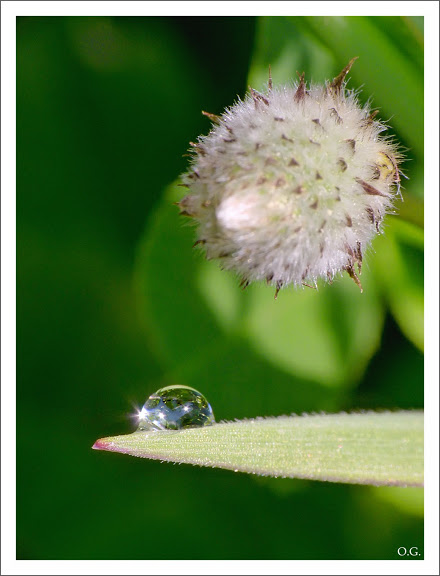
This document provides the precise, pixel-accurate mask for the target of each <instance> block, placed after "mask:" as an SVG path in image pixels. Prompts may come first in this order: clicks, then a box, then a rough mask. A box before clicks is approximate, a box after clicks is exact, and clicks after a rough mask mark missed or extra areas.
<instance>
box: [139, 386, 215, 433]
mask: <svg viewBox="0 0 440 576" xmlns="http://www.w3.org/2000/svg"><path fill="white" fill-rule="evenodd" d="M138 417H139V425H138V430H140V431H141V430H182V429H184V428H198V427H202V426H209V425H211V424H213V423H214V422H215V420H214V414H213V411H212V408H211V405H210V404H209V402H208V401H207V400H206V398H205V397H204V396H203V394H201V393H200V392H198V391H197V390H195V389H194V388H190V387H189V386H181V385H173V386H167V387H165V388H161V389H160V390H158V391H157V392H155V393H154V394H152V395H151V396H150V397H149V398H148V400H147V401H146V402H145V404H144V406H143V408H142V410H141V411H140V412H139V413H138Z"/></svg>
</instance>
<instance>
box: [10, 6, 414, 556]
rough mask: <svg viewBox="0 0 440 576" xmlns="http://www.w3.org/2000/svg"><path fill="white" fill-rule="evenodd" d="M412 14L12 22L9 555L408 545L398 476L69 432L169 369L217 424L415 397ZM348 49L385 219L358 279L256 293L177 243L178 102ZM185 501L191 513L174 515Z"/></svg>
mask: <svg viewBox="0 0 440 576" xmlns="http://www.w3.org/2000/svg"><path fill="white" fill-rule="evenodd" d="M354 31H355V32H356V33H354ZM422 34H423V32H422V27H420V22H419V21H417V20H416V21H413V20H412V19H409V18H398V17H393V18H392V19H387V18H372V17H363V18H358V19H356V20H355V21H353V22H350V21H347V19H344V18H338V19H333V18H326V19H324V20H322V19H320V20H319V22H318V20H316V21H315V19H314V18H271V17H268V18H259V19H256V20H255V19H252V18H238V19H236V18H203V19H197V18H188V19H186V18H19V19H18V22H17V557H18V558H19V559H214V558H215V559H220V558H224V559H247V558H250V559H297V558H301V559H336V558H339V559H348V558H350V559H381V558H384V559H397V552H396V551H397V548H398V547H399V546H401V545H402V542H411V543H414V545H418V546H420V548H422V538H423V522H422V520H421V513H422V512H421V511H422V508H423V501H422V500H421V498H420V496H416V497H414V490H415V491H416V494H419V493H420V489H414V490H410V491H406V490H409V489H403V488H393V487H385V488H372V487H369V486H347V485H343V484H329V483H320V482H309V481H306V480H292V479H286V480H282V479H280V478H278V479H276V480H275V479H270V478H257V477H253V476H247V475H244V474H230V473H229V472H227V471H224V470H211V469H199V468H196V467H190V466H181V467H178V466H176V467H174V466H173V467H171V466H165V465H160V463H158V462H150V461H146V460H138V459H135V458H122V457H121V458H118V457H116V456H115V457H114V458H112V457H110V455H107V454H101V453H97V452H96V451H91V450H90V446H91V444H92V443H93V441H94V440H95V439H96V438H97V437H99V436H103V435H106V436H115V435H116V434H121V433H123V432H124V431H126V432H130V431H131V430H132V429H133V427H132V425H131V422H130V420H129V415H130V414H131V413H132V412H134V411H135V408H134V406H136V405H137V406H139V405H142V404H143V403H144V401H145V400H146V398H147V397H148V396H149V395H150V394H151V393H152V392H154V391H155V390H157V389H158V388H160V387H161V386H165V385H168V384H174V383H180V384H186V385H189V386H193V387H195V388H196V389H199V390H200V391H201V392H202V393H204V394H206V396H207V398H208V399H209V401H210V402H211V404H212V406H213V409H214V413H215V415H216V418H217V420H223V419H229V420H232V419H234V418H240V419H243V418H252V417H255V416H257V415H264V416H279V415H283V414H285V415H287V414H290V413H293V412H294V413H301V412H305V411H307V412H319V411H326V412H340V411H343V410H345V411H352V410H358V409H380V408H387V409H395V408H401V409H420V408H422V407H423V355H422V353H421V348H422V334H423V330H422V317H421V310H422V304H423V269H422V267H421V265H422V262H423V260H422V256H423V244H422V240H423V236H422V235H421V231H420V227H421V225H422V224H423V218H422V213H423V210H421V206H422V198H423V135H422V132H421V126H422V125H423V124H422V122H421V120H420V118H422V113H423V100H422V96H423V94H422V77H423V71H422V62H423V51H422V42H421V37H422ZM225 38H227V41H226V42H225ZM372 38H374V39H375V42H376V43H375V44H372V42H371V39H372ZM253 45H254V47H255V50H254V51H252V48H253ZM201 46H203V49H201ZM219 47H221V49H219ZM355 55H357V56H360V58H359V60H357V61H356V64H355V66H354V68H353V70H352V73H351V74H350V76H351V78H352V79H351V80H350V85H349V86H351V87H353V88H357V87H359V86H360V85H361V84H363V85H364V87H363V92H362V95H361V97H362V98H363V99H365V98H368V97H369V96H370V95H372V96H373V106H375V107H378V108H380V116H381V117H382V118H388V117H389V118H390V124H391V125H392V126H393V129H394V130H393V132H395V133H396V136H397V138H398V139H399V142H401V144H402V146H403V147H406V148H410V150H409V152H407V156H408V157H409V158H410V159H411V161H410V162H408V163H406V165H405V172H406V174H407V175H408V176H409V178H410V179H409V180H408V181H406V180H404V181H403V184H404V186H405V189H404V190H403V198H404V202H403V203H402V204H401V205H400V204H399V203H398V204H397V210H398V212H400V213H401V216H400V217H398V216H389V217H388V227H387V230H386V234H385V235H384V236H383V237H380V238H377V240H376V242H375V243H374V244H373V250H372V251H371V252H370V253H369V254H367V255H366V259H365V267H364V270H363V273H362V282H363V285H364V293H363V294H359V292H358V289H357V288H356V286H354V284H353V285H352V282H351V280H350V279H349V278H341V279H339V280H337V281H336V282H335V283H334V284H333V285H332V286H329V287H322V286H320V287H319V291H318V292H315V291H313V290H310V289H308V288H305V289H304V290H298V291H294V290H292V291H285V292H283V293H280V295H279V297H278V300H277V301H276V302H274V301H273V291H271V290H269V289H267V288H266V287H265V286H255V287H250V288H248V289H247V290H246V291H244V292H242V291H241V290H240V289H239V288H238V280H237V279H236V278H235V277H234V276H233V275H231V274H228V273H226V272H220V271H219V270H218V267H217V265H216V264H213V263H210V262H206V261H205V260H204V258H203V256H202V254H201V253H199V252H198V250H194V251H192V250H191V244H192V243H193V232H192V230H191V228H190V227H189V226H186V225H185V224H184V223H183V222H181V221H180V220H179V217H178V215H177V212H178V210H177V209H176V207H175V206H172V201H175V200H176V199H177V194H180V195H181V194H182V189H177V188H176V187H175V186H171V187H169V185H170V183H171V182H174V181H175V180H176V178H177V177H178V175H179V174H180V173H181V172H182V171H183V170H184V169H185V166H186V162H187V159H185V158H182V157H181V155H182V154H184V153H185V151H186V149H187V147H188V142H189V141H190V140H195V139H196V138H197V136H198V134H200V133H204V132H205V133H206V132H207V131H208V130H209V121H208V120H207V119H206V118H204V117H202V116H201V114H200V111H201V110H202V109H203V110H208V111H209V112H212V113H219V112H221V111H222V110H223V108H224V107H225V106H228V105H230V104H231V103H232V102H233V100H234V98H236V96H237V94H238V95H240V96H243V94H244V92H245V89H246V85H247V83H248V82H249V83H251V84H252V85H253V86H254V87H255V88H257V89H258V88H259V87H261V86H262V85H263V84H264V83H265V82H267V69H268V64H271V65H272V75H273V78H274V82H277V83H279V82H285V81H289V80H290V79H292V78H293V77H294V76H295V72H296V70H298V71H299V72H302V71H303V70H304V71H305V73H306V78H308V79H310V78H311V79H313V80H315V81H322V80H324V79H325V78H326V77H329V76H332V75H334V74H335V73H337V72H338V71H339V70H340V69H341V68H342V67H343V66H344V65H345V64H346V63H347V62H348V60H349V59H350V58H351V57H352V56H355ZM249 62H252V64H251V66H250V68H249ZM248 74H249V78H247V75H248ZM402 83H404V86H402ZM408 83H409V84H408ZM391 116H393V117H392V118H391ZM419 120H420V121H419ZM179 197H180V196H179ZM401 220H405V222H402V221H401ZM398 222H399V223H398ZM133 270H135V272H134V286H135V287H134V288H133ZM124 428H125V430H124ZM43 438H44V441H43V440H42V439H43ZM29 474H31V480H30V477H29ZM402 491H403V492H402ZM170 495H172V497H170ZM405 495H407V496H405ZM199 511H200V514H205V517H206V518H207V519H208V521H203V522H201V523H194V522H193V519H194V513H195V512H197V513H198V512H199ZM151 518H153V519H154V520H153V521H150V519H151ZM296 518H300V519H301V521H300V522H297V521H293V520H295V519H296ZM85 519H87V521H85ZM292 519H293V520H292ZM317 519H319V521H317ZM211 520H212V521H211ZM243 520H245V521H246V525H247V526H248V529H247V530H246V531H243ZM189 522H191V526H192V528H191V530H188V523H189ZM157 533H160V534H162V535H164V536H165V537H164V538H160V539H158V538H157ZM176 534H178V538H175V536H176ZM170 541H172V542H173V545H172V546H170V545H169V542H170ZM256 541H258V542H260V543H261V545H259V546H258V547H256V546H255V542H256ZM256 548H257V549H256Z"/></svg>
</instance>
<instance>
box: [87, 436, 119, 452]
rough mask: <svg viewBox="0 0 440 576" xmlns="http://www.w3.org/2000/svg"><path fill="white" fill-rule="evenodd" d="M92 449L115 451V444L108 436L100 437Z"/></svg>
mask: <svg viewBox="0 0 440 576" xmlns="http://www.w3.org/2000/svg"><path fill="white" fill-rule="evenodd" d="M92 450H107V451H109V452H114V451H115V446H114V444H113V442H110V441H109V439H108V438H100V439H99V440H97V441H96V442H95V443H94V444H93V446H92Z"/></svg>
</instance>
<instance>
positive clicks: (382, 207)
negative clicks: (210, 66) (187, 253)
mask: <svg viewBox="0 0 440 576" xmlns="http://www.w3.org/2000/svg"><path fill="white" fill-rule="evenodd" d="M353 61H354V59H353V60H352V61H351V62H350V63H349V65H348V66H347V67H346V68H345V69H344V70H343V71H342V72H341V74H340V75H339V76H337V77H336V78H335V79H334V80H333V81H332V82H328V83H326V84H325V85H311V86H310V87H306V84H305V82H304V75H302V76H300V79H299V81H298V82H297V83H296V84H295V85H294V86H284V87H280V88H272V81H271V79H270V81H269V85H268V90H267V92H265V93H263V94H262V93H259V92H256V91H255V90H253V89H250V92H249V93H248V94H247V95H246V97H245V99H244V100H242V101H241V100H239V101H238V102H237V103H236V104H235V105H233V106H232V107H231V108H229V109H227V110H226V111H225V112H224V113H223V114H222V115H221V116H214V115H212V114H208V113H204V114H205V115H206V116H208V117H209V118H210V119H211V120H212V121H213V127H212V129H211V132H210V133H209V134H208V135H207V136H202V137H200V138H199V139H198V142H197V143H195V144H192V147H193V152H194V158H193V162H192V166H191V169H190V171H189V172H188V173H187V174H185V175H184V176H183V185H184V186H186V187H188V188H189V194H188V195H187V196H185V197H184V198H183V200H182V201H181V202H180V203H179V207H180V209H181V213H182V214H184V215H186V216H190V217H192V218H194V220H195V222H196V223H197V224H198V240H197V242H196V244H199V245H202V246H203V248H204V250H205V252H206V256H207V258H208V259H214V258H215V259H219V260H220V261H221V266H222V267H223V268H224V269H230V270H234V271H235V272H237V273H238V274H239V275H240V277H241V278H242V286H244V287H245V286H247V285H248V284H249V283H250V282H252V281H257V280H266V281H267V282H268V283H269V284H273V285H274V286H275V288H276V293H278V290H279V289H280V288H281V287H283V286H287V285H289V284H293V285H304V284H306V285H307V283H310V282H311V283H314V284H315V285H316V281H317V279H318V278H323V279H325V280H328V281H330V282H331V281H332V279H333V278H334V276H335V275H336V274H337V273H340V272H342V271H347V272H348V274H349V275H350V276H351V277H352V278H353V279H354V280H355V282H356V283H357V284H358V285H359V287H360V282H359V279H358V276H357V273H356V271H355V265H357V267H358V273H360V268H361V263H362V255H363V253H364V252H365V250H366V248H367V247H368V245H369V243H370V242H371V240H372V238H373V237H374V236H375V235H376V234H378V233H380V232H381V224H382V221H383V218H384V216H385V214H386V213H387V212H390V211H391V209H392V205H393V200H394V198H395V197H396V196H397V195H398V194H399V193H400V178H399V169H398V161H399V160H400V156H399V154H398V153H397V151H396V146H395V145H394V144H393V143H392V142H391V141H390V140H389V139H388V138H386V137H383V136H382V132H384V130H386V128H387V127H386V126H385V125H384V124H383V123H381V122H379V121H377V120H376V119H375V118H374V116H375V114H374V113H373V114H371V112H370V109H369V107H368V105H367V106H365V107H361V106H360V105H359V103H358V101H357V97H356V93H355V92H354V91H349V90H347V89H346V88H345V76H346V74H347V72H348V71H349V69H350V67H351V65H352V63H353Z"/></svg>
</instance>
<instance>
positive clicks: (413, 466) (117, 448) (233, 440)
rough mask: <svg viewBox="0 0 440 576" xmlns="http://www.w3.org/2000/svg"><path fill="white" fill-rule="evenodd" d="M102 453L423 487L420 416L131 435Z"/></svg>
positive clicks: (268, 422) (310, 419) (287, 420)
mask: <svg viewBox="0 0 440 576" xmlns="http://www.w3.org/2000/svg"><path fill="white" fill-rule="evenodd" d="M93 447H94V448H95V449H98V450H109V451H111V452H121V453H122V454H129V455H131V456H137V457H140V458H153V459H155V460H169V461H171V462H187V463H189V464H197V465H199V466H212V467H218V468H226V469H228V470H234V472H248V473H251V474H262V475H267V476H275V477H278V476H282V477H290V478H307V479H309V480H327V481H330V482H348V483H353V484H373V485H375V486H380V485H389V486H393V485H394V486H396V485H404V486H407V485H409V486H411V485H412V486H423V413H422V412H415V411H413V412H395V413H392V412H388V413H374V412H368V413H364V414H327V415H325V414H321V415H319V414H318V415H304V416H302V417H295V416H290V417H284V418H283V417H281V418H266V419H259V420H244V421H241V422H240V421H237V422H229V423H225V424H214V425H213V426H204V427H202V428H194V429H189V430H181V431H178V432H177V433H176V432H172V433H169V432H165V433H163V432H159V433H158V432H157V431H154V430H153V431H150V432H148V431H147V432H145V431H143V432H134V433H133V434H126V435H124V436H114V437H110V438H103V439H101V440H98V441H97V442H96V443H95V445H94V446H93Z"/></svg>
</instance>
